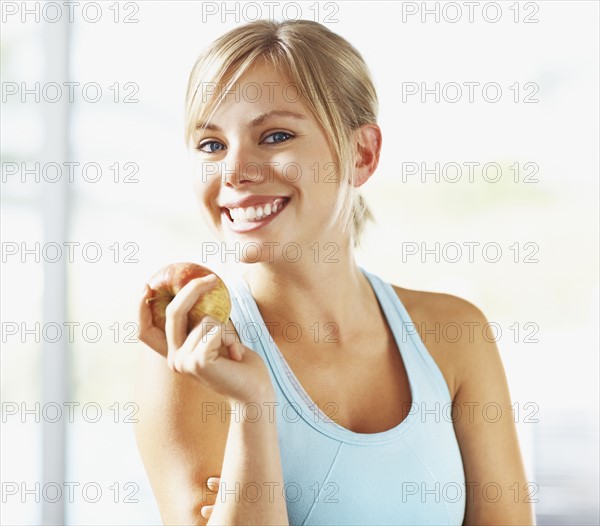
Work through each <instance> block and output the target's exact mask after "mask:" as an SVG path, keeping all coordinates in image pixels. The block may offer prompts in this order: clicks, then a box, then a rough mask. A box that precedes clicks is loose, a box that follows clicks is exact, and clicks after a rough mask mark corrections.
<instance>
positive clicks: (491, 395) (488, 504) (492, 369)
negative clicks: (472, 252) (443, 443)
mask: <svg viewBox="0 0 600 526" xmlns="http://www.w3.org/2000/svg"><path fill="white" fill-rule="evenodd" d="M454 303H455V304H454V306H453V309H452V310H453V311H454V313H455V315H454V316H453V318H454V321H456V319H457V316H456V314H458V318H459V319H460V320H461V321H464V322H475V323H477V325H474V327H475V330H474V332H473V334H472V337H463V339H462V341H461V342H459V343H457V344H448V345H449V349H448V350H449V352H450V353H452V356H453V358H455V359H456V365H457V368H456V377H457V386H458V388H457V392H456V395H455V397H454V402H453V403H454V405H456V406H458V407H459V408H460V410H461V413H460V416H457V417H456V418H455V420H454V429H455V432H456V437H457V439H458V442H459V446H460V450H461V454H462V457H463V464H464V469H465V478H466V484H467V495H466V496H467V505H466V515H465V520H464V525H465V526H470V525H475V524H476V525H486V524H503V525H517V524H518V525H533V524H535V519H534V515H533V509H532V504H531V503H530V497H531V495H530V494H531V493H532V490H533V489H534V488H533V486H532V485H528V481H527V477H526V474H525V468H524V466H523V460H522V457H521V452H520V449H519V443H518V438H517V432H516V427H515V424H514V417H513V413H512V410H511V400H510V394H509V389H508V383H507V379H506V374H505V371H504V367H503V365H502V361H501V359H500V354H499V351H498V347H497V345H496V343H495V342H494V341H493V339H492V338H491V337H490V336H487V340H488V341H486V338H485V337H484V336H485V334H484V332H483V331H482V328H483V327H485V326H486V325H487V323H488V321H487V320H486V318H485V316H484V315H483V314H482V313H481V311H479V309H477V308H476V307H475V306H473V305H472V304H470V303H468V302H466V301H464V300H460V299H458V298H455V299H454ZM489 340H492V341H489ZM486 404H490V405H489V406H487V408H488V409H489V412H486V410H484V407H486ZM498 409H499V410H498ZM500 411H501V412H500ZM456 414H457V415H458V414H459V413H458V412H457V413H456ZM497 415H501V416H497ZM486 484H488V486H487V487H486ZM484 487H486V491H483V488H484ZM500 491H501V493H500Z"/></svg>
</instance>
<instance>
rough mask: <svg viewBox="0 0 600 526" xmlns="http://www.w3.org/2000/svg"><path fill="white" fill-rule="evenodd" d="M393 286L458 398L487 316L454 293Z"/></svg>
mask: <svg viewBox="0 0 600 526" xmlns="http://www.w3.org/2000/svg"><path fill="white" fill-rule="evenodd" d="M392 287H393V288H394V291H395V292H396V294H397V295H398V297H399V298H400V301H401V302H402V304H403V305H404V307H405V308H406V310H407V312H408V315H409V316H410V318H411V320H412V322H413V323H414V326H415V330H416V331H417V333H418V334H419V336H420V337H421V340H422V341H423V343H424V345H425V348H426V349H427V350H428V351H429V354H430V355H431V356H432V358H433V359H434V361H435V363H436V364H437V366H438V367H439V368H440V370H441V372H442V374H443V376H444V379H445V380H446V383H447V384H448V389H449V390H450V394H451V396H452V399H454V397H455V395H456V393H457V392H458V388H459V387H460V383H461V381H462V379H463V377H464V376H465V373H466V371H467V370H468V367H466V364H467V362H471V359H470V355H471V352H472V351H473V349H474V346H477V345H478V343H480V338H479V336H480V335H481V334H482V331H484V330H485V327H486V325H487V320H486V318H485V315H484V314H483V312H482V311H481V310H480V309H479V308H478V307H477V306H476V305H474V304H473V303H471V302H469V301H467V300H465V299H463V298H460V297H458V296H454V295H452V294H444V293H439V292H428V291H422V290H413V289H406V288H402V287H399V286H396V285H392Z"/></svg>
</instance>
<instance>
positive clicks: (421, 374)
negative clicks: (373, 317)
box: [222, 267, 466, 526]
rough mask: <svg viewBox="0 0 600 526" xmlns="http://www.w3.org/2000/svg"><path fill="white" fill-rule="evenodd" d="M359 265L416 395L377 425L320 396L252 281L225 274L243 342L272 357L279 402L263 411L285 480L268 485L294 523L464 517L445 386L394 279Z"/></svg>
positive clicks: (452, 520)
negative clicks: (362, 423)
mask: <svg viewBox="0 0 600 526" xmlns="http://www.w3.org/2000/svg"><path fill="white" fill-rule="evenodd" d="M359 268H360V267H359ZM360 270H361V271H362V272H363V274H364V275H365V276H366V277H367V278H368V279H369V282H370V283H371V286H372V287H373V290H374V292H375V294H376V296H377V299H378V301H379V304H380V306H381V308H382V310H383V313H384V315H385V317H386V319H387V323H388V324H389V326H390V328H391V330H392V332H393V335H394V337H395V340H396V344H397V346H398V348H399V350H400V354H401V357H402V360H403V362H404V367H405V369H406V373H407V375H408V380H409V384H410V392H411V395H412V405H411V408H410V411H409V414H408V416H407V417H406V418H405V419H404V420H403V421H402V422H401V423H400V424H398V425H397V426H396V427H393V428H392V429H389V430H387V431H382V432H379V433H356V432H353V431H350V430H348V429H346V428H344V427H342V426H340V425H338V424H337V423H336V422H334V421H333V420H331V419H330V418H329V417H328V416H327V415H326V414H325V413H324V412H322V411H321V410H320V409H319V408H318V407H317V406H316V404H314V402H313V401H312V400H311V399H310V397H309V396H308V394H307V393H306V391H305V390H304V389H303V388H302V386H301V385H300V383H299V381H298V379H297V378H296V377H295V375H294V373H293V372H292V371H291V369H290V368H289V366H288V365H287V363H286V361H285V358H284V357H283V355H282V354H281V352H280V351H279V349H278V348H277V345H276V344H275V342H274V341H273V339H272V338H271V336H270V334H269V331H268V330H267V327H266V325H265V322H264V320H263V319H262V316H261V314H260V311H259V310H258V306H257V304H256V302H255V301H254V298H253V297H252V294H251V292H250V288H249V287H248V284H247V283H246V281H245V280H244V279H243V277H240V276H235V277H234V276H231V275H230V276H227V275H225V274H222V277H223V279H224V281H225V283H226V284H227V287H228V288H229V291H230V293H231V299H232V312H231V321H232V323H233V324H234V327H235V328H236V330H237V332H238V334H239V336H240V340H241V341H242V343H243V344H244V345H246V346H248V347H249V348H250V349H252V350H254V351H255V352H257V353H258V354H259V355H260V356H261V357H262V358H263V360H264V361H265V362H266V364H267V367H268V370H269V374H270V376H271V381H272V383H273V386H274V388H275V395H276V403H275V404H274V405H272V406H270V407H262V408H261V411H262V414H263V415H265V416H269V415H273V418H275V419H276V422H277V424H276V425H277V431H278V435H279V448H280V452H281V462H282V468H283V477H284V487H283V488H277V487H274V486H273V485H272V484H271V486H269V484H265V486H264V488H262V493H263V495H265V498H266V496H268V495H269V493H268V492H269V490H271V491H273V488H274V490H275V491H283V492H284V496H285V498H286V503H287V510H288V517H289V523H290V525H298V526H300V525H306V526H308V525H334V524H339V525H342V524H343V525H353V524H356V525H361V526H364V525H371V524H373V525H374V524H377V525H380V524H394V525H401V524H407V525H408V524H410V525H413V526H414V525H418V524H436V525H445V524H453V525H461V524H462V522H463V518H464V513H465V502H466V492H465V478H464V471H463V464H462V459H461V455H460V450H459V447H458V443H457V440H456V435H455V433H454V428H453V425H452V419H451V402H452V400H451V397H450V392H449V390H448V386H447V384H446V381H445V379H444V377H443V376H442V373H441V371H440V369H439V368H438V366H437V365H436V363H435V361H434V360H433V358H432V357H431V355H430V354H429V352H428V351H427V349H426V348H425V345H424V344H423V341H422V340H421V338H420V337H419V336H418V334H417V333H416V331H415V330H414V325H413V324H412V321H411V319H410V317H409V315H408V312H407V311H406V309H405V308H404V305H403V304H402V303H401V301H400V299H399V298H398V295H397V294H396V292H395V291H394V289H393V288H392V286H391V285H390V284H388V283H386V282H384V281H383V280H381V279H380V278H379V277H377V276H375V275H373V274H371V273H369V272H367V271H365V270H364V269H363V268H360ZM291 337H292V338H293V336H291ZM399 403H401V402H399ZM248 414H250V413H248ZM256 414H257V413H256V408H253V412H252V417H255V416H256ZM255 491H256V488H253V491H252V496H253V497H254V496H255Z"/></svg>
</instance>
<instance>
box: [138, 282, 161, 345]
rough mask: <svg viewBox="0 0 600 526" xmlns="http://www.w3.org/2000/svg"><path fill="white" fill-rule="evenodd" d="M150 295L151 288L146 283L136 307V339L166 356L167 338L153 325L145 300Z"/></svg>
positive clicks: (150, 312) (148, 306) (150, 311)
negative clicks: (137, 313) (137, 314)
mask: <svg viewBox="0 0 600 526" xmlns="http://www.w3.org/2000/svg"><path fill="white" fill-rule="evenodd" d="M150 297H152V290H151V289H150V287H149V286H148V284H146V285H145V286H144V294H143V295H142V298H141V300H140V303H139V309H138V312H139V317H138V327H139V331H138V339H139V340H140V341H141V342H143V343H145V344H146V345H148V346H149V347H150V348H151V349H153V350H154V351H156V352H158V353H159V354H162V355H163V356H167V338H166V336H165V333H164V332H163V331H162V330H161V329H159V328H158V327H156V326H155V325H154V320H153V318H152V310H151V309H150V305H148V303H147V301H146V300H147V299H148V298H150Z"/></svg>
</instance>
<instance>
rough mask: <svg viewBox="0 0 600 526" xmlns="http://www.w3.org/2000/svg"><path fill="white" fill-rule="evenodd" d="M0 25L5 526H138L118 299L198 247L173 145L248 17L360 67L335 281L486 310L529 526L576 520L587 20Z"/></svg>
mask: <svg viewBox="0 0 600 526" xmlns="http://www.w3.org/2000/svg"><path fill="white" fill-rule="evenodd" d="M1 5H2V26H1V27H2V37H1V47H2V51H1V70H2V71H1V73H2V124H1V126H2V128H1V132H2V135H1V137H2V139H1V155H2V186H1V188H2V201H1V204H2V211H1V219H2V225H1V235H2V275H1V290H2V293H1V294H2V297H1V307H2V355H1V356H2V362H1V370H2V391H1V396H2V434H1V439H2V442H1V461H0V465H1V466H2V467H1V479H2V523H3V524H23V525H25V524H27V525H33V524H132V525H133V524H140V525H141V524H159V523H160V517H159V514H158V508H157V506H156V504H155V502H154V499H153V495H152V492H151V489H150V486H149V484H148V481H147V478H146V475H145V472H144V470H143V466H142V463H141V460H140V457H139V454H138V452H137V448H136V445H135V441H134V435H133V424H132V422H133V421H134V420H135V413H136V405H135V403H134V393H133V381H132V379H133V373H134V366H135V359H136V355H137V354H138V353H141V352H151V351H149V350H148V349H147V348H145V347H144V346H143V345H142V344H140V343H138V342H137V341H136V339H135V335H136V331H137V327H136V325H135V322H136V316H137V301H138V297H139V295H140V293H141V289H142V286H143V284H144V283H145V281H146V280H147V279H148V278H149V276H150V275H151V274H152V273H153V272H154V271H155V270H156V269H158V268H159V267H160V266H162V265H164V264H166V263H170V262H174V261H185V260H191V261H198V262H201V261H202V260H203V259H204V260H206V258H205V254H203V253H202V251H203V246H204V245H202V243H203V242H205V241H207V240H211V239H213V238H212V235H211V234H210V232H209V231H208V229H207V228H206V226H205V225H204V224H203V222H202V219H201V216H200V213H199V211H198V209H197V205H196V203H195V199H194V196H193V193H192V186H191V169H190V158H189V155H188V153H187V151H186V150H185V147H184V143H183V102H184V94H185V88H186V84H187V79H188V74H189V72H190V70H191V67H192V65H193V63H194V61H195V58H196V57H197V55H198V53H199V52H200V51H201V50H202V49H203V48H204V47H205V46H206V45H207V44H208V43H209V42H210V41H212V40H213V39H214V38H216V37H217V36H219V35H220V34H222V33H223V32H225V31H226V30H228V29H230V28H232V27H234V26H236V25H238V24H240V23H243V22H245V21H252V20H254V19H257V18H269V17H271V18H275V19H278V20H280V19H284V18H308V19H311V20H317V21H319V22H322V23H324V24H325V25H327V26H328V27H329V28H330V29H332V30H333V31H335V32H337V33H339V34H340V35H342V36H344V37H345V38H347V39H348V40H349V41H350V42H351V43H352V44H354V45H355V47H356V48H357V49H358V50H359V51H360V52H361V53H362V55H363V56H364V58H365V60H366V62H367V63H368V65H369V67H370V69H371V72H372V75H373V78H374V81H375V84H376V87H377V90H378V93H379V97H380V119H379V123H380V126H381V128H382V131H383V137H384V142H383V153H382V157H381V163H380V167H379V169H378V171H377V173H376V175H375V176H374V177H373V178H372V179H371V180H370V181H369V182H368V184H367V185H366V186H365V187H363V188H364V194H365V196H366V198H367V201H368V203H369V205H370V206H371V208H372V211H373V214H374V216H375V218H376V223H372V224H370V225H369V227H368V229H367V231H366V234H365V237H364V242H363V245H362V248H361V250H360V251H359V252H358V254H357V258H358V260H359V263H360V264H361V265H362V266H363V267H365V268H366V269H368V270H370V271H371V272H374V273H375V274H378V275H379V276H381V277H383V278H384V279H386V280H387V281H389V282H392V283H395V284H397V285H400V286H402V287H406V288H414V289H421V290H430V291H438V292H446V293H450V294H455V295H458V296H461V297H463V298H465V299H467V300H469V301H470V302H472V303H474V304H475V305H477V306H478V307H479V308H480V309H481V310H482V311H483V312H484V314H485V315H486V317H487V318H488V320H490V322H493V324H494V330H495V331H496V335H497V341H498V346H499V348H500V351H501V354H502V359H503V362H504V365H505V368H506V372H507V375H508V380H509V384H510V389H511V396H512V399H513V401H514V404H515V405H514V414H515V421H516V422H517V429H518V432H519V437H520V440H521V445H522V449H523V453H524V456H525V460H526V466H527V475H528V480H529V481H530V482H531V483H532V484H534V485H535V486H532V488H535V489H536V491H535V494H534V495H532V498H533V500H534V502H535V508H536V516H537V520H538V524H548V525H554V524H556V525H558V524H565V525H566V524H598V522H599V515H598V513H599V512H598V409H599V408H598V398H599V396H598V142H599V141H598V139H599V138H598V3H597V2H585V1H583V2H576V1H574V2H566V1H565V2H561V1H541V2H501V3H499V4H497V3H494V2H481V3H477V6H471V8H469V7H468V6H467V5H466V4H464V3H461V2H449V3H448V2H424V3H423V2H403V3H401V2H376V1H371V2H368V3H367V2H361V1H355V2H310V3H309V2H301V3H295V2H271V3H270V7H269V6H268V5H266V4H263V3H261V2H250V3H247V2H241V3H240V2H237V3H236V2H225V3H222V2H203V3H201V2H191V1H182V2H177V1H171V2H166V1H152V2H150V1H142V2H140V1H137V2H100V3H97V2H78V3H74V4H71V3H63V2H8V1H3V2H2V3H1ZM469 9H471V11H470V10H469ZM436 83H438V84H437V88H436ZM469 86H471V87H472V92H471V93H469ZM427 90H429V91H427ZM459 90H460V91H459ZM436 97H437V100H436ZM469 247H472V252H471V253H470V252H469Z"/></svg>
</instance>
